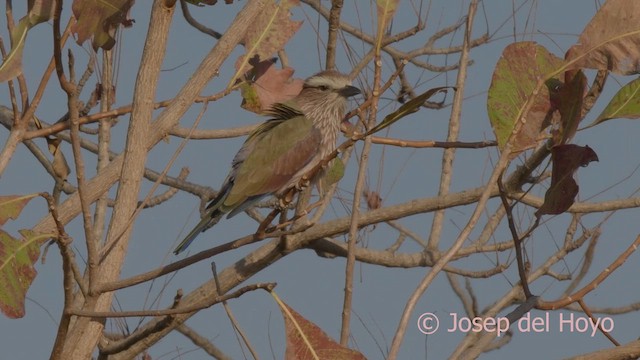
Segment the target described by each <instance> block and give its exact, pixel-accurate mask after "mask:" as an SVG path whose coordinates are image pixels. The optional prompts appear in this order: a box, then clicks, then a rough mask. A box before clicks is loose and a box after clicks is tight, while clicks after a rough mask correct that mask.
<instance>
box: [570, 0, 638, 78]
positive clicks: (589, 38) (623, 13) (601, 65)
mask: <svg viewBox="0 0 640 360" xmlns="http://www.w3.org/2000/svg"><path fill="white" fill-rule="evenodd" d="M566 59H567V61H572V60H576V62H575V63H574V64H573V65H572V66H571V67H572V68H580V67H582V68H590V69H599V70H611V71H613V72H615V73H618V74H622V75H630V74H635V73H638V72H640V1H637V0H608V1H607V2H605V4H604V5H603V6H602V7H601V8H600V10H599V11H598V12H597V13H596V15H595V16H594V17H593V19H591V21H590V22H589V24H587V26H586V27H585V29H584V31H582V34H580V38H579V39H578V44H577V45H574V46H572V47H571V49H569V51H568V52H567V56H566Z"/></svg>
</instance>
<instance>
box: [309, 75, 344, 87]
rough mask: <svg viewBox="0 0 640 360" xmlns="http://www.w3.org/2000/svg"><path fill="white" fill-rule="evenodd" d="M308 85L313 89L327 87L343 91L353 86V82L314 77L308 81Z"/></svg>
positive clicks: (342, 79)
mask: <svg viewBox="0 0 640 360" xmlns="http://www.w3.org/2000/svg"><path fill="white" fill-rule="evenodd" d="M306 85H307V86H311V87H318V86H327V87H330V88H332V89H341V88H343V87H345V86H348V85H351V82H350V81H349V80H348V79H346V78H328V77H322V76H314V77H312V78H310V79H308V80H307V83H306Z"/></svg>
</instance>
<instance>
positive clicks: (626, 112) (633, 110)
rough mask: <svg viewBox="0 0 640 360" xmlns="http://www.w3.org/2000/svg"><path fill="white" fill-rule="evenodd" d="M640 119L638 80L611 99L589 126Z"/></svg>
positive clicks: (639, 82) (639, 80) (639, 86)
mask: <svg viewBox="0 0 640 360" xmlns="http://www.w3.org/2000/svg"><path fill="white" fill-rule="evenodd" d="M618 118H625V119H638V118H640V78H638V79H635V80H633V81H631V82H630V83H628V84H627V85H625V86H623V87H622V89H620V90H619V91H618V92H617V93H616V94H615V95H614V96H613V98H612V99H611V101H610V102H609V104H608V105H607V107H606V108H604V110H603V111H602V113H601V114H600V115H599V116H598V118H597V119H596V120H595V121H594V122H593V123H591V124H590V125H589V126H595V125H598V124H600V123H601V122H604V121H607V120H610V119H618Z"/></svg>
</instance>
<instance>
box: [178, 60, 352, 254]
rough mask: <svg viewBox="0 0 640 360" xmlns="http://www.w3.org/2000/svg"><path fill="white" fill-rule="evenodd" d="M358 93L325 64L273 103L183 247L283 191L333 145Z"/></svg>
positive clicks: (183, 243) (318, 160)
mask: <svg viewBox="0 0 640 360" xmlns="http://www.w3.org/2000/svg"><path fill="white" fill-rule="evenodd" d="M357 94H360V89H358V88H356V87H354V86H351V81H350V80H349V78H348V77H347V76H345V75H343V74H340V73H339V72H337V71H333V70H327V71H322V72H320V73H318V74H316V75H313V76H311V77H310V78H308V79H306V80H305V82H304V85H303V87H302V91H301V92H300V94H298V95H297V96H296V97H295V98H293V99H291V100H288V101H286V102H284V103H277V104H275V105H273V106H272V107H271V109H270V110H269V111H268V115H270V116H271V117H272V118H271V119H269V120H267V121H266V122H264V123H262V124H261V125H259V126H258V127H257V128H256V129H255V130H254V131H253V132H252V133H251V134H249V137H248V138H247V139H246V140H245V142H244V144H243V145H242V147H241V148H240V150H239V151H238V153H237V154H236V156H235V157H234V158H233V162H232V163H231V171H230V172H229V175H227V178H226V180H225V181H224V183H223V184H222V187H221V188H220V192H219V193H218V196H216V198H215V199H213V200H211V202H210V203H209V204H208V205H207V209H206V213H205V215H204V217H203V218H202V220H201V221H200V222H199V223H198V225H196V227H195V228H193V230H191V232H189V234H188V235H187V236H186V237H185V238H184V240H182V242H181V243H180V245H178V247H176V249H175V250H174V254H176V255H177V254H179V253H181V252H182V251H184V250H185V249H186V248H187V247H188V246H189V244H191V242H192V241H193V240H194V239H195V238H196V237H197V236H198V235H199V234H200V233H201V232H203V231H205V230H207V229H209V228H210V227H212V226H213V225H215V224H217V223H218V221H219V220H220V218H221V217H222V216H223V215H224V214H227V213H228V215H227V218H230V217H232V216H235V215H236V214H238V213H240V212H242V211H244V210H246V209H247V208H249V207H251V206H252V205H254V204H255V203H256V202H258V201H259V200H260V199H262V198H264V197H266V196H269V195H276V196H281V195H283V194H284V193H285V192H286V190H287V189H289V188H291V187H292V186H294V185H296V184H297V183H298V182H299V181H300V179H301V178H302V176H303V175H304V174H306V173H307V172H308V171H309V170H311V169H312V168H313V167H315V166H316V165H317V164H318V163H319V162H320V161H321V160H322V159H323V158H325V157H326V156H327V155H328V154H330V153H331V152H332V151H333V150H334V149H335V147H336V140H337V137H338V132H339V131H340V123H341V122H342V119H343V117H344V115H345V111H346V107H347V99H348V98H349V97H351V96H354V95H357Z"/></svg>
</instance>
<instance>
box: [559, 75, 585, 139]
mask: <svg viewBox="0 0 640 360" xmlns="http://www.w3.org/2000/svg"><path fill="white" fill-rule="evenodd" d="M565 76H566V77H569V76H571V78H569V79H565V81H566V83H565V84H564V85H563V86H562V87H561V88H560V91H559V93H558V102H559V104H558V109H559V110H560V121H561V127H560V129H561V131H560V134H559V135H560V139H558V140H556V141H555V144H566V143H567V141H569V140H570V139H571V138H572V137H573V136H574V135H575V134H576V130H577V129H578V124H580V121H582V100H583V99H584V93H585V89H586V88H587V77H586V76H584V73H583V72H582V71H577V72H575V71H570V72H567V73H565Z"/></svg>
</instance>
